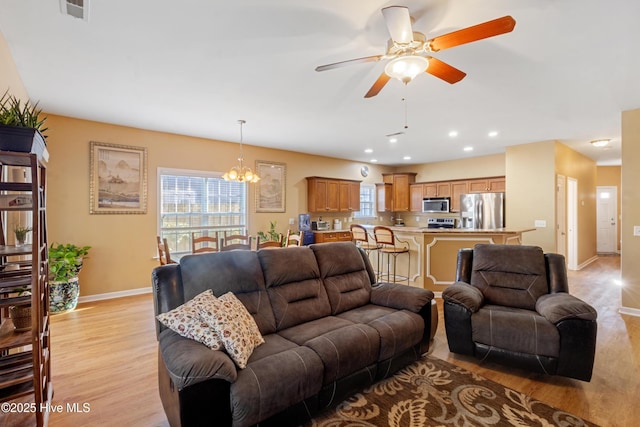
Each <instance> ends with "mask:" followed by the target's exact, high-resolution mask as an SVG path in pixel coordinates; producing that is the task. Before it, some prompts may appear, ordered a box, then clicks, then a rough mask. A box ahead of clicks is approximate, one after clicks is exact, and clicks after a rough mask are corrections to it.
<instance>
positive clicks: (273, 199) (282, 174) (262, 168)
mask: <svg viewBox="0 0 640 427" xmlns="http://www.w3.org/2000/svg"><path fill="white" fill-rule="evenodd" d="M256 173H257V174H258V176H259V177H260V181H258V182H257V183H256V212H285V206H286V205H285V188H286V177H287V165H286V164H285V163H275V162H266V161H263V160H256Z"/></svg>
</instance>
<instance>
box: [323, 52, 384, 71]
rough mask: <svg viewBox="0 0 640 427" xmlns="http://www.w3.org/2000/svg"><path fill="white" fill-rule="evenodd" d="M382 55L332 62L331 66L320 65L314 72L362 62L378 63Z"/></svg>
mask: <svg viewBox="0 0 640 427" xmlns="http://www.w3.org/2000/svg"><path fill="white" fill-rule="evenodd" d="M383 56H384V55H374V56H365V57H363V58H356V59H348V60H346V61H340V62H334V63H333V64H326V65H320V66H318V67H316V71H326V70H333V69H334V68H340V67H346V66H347V65H351V64H361V63H363V62H376V61H380V59H382V57H383Z"/></svg>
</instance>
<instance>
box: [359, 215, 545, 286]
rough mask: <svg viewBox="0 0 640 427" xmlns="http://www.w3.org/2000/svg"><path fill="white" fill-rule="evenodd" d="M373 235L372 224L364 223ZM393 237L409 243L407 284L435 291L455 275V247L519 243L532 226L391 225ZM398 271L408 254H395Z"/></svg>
mask: <svg viewBox="0 0 640 427" xmlns="http://www.w3.org/2000/svg"><path fill="white" fill-rule="evenodd" d="M363 226H364V227H365V228H367V229H369V231H370V234H371V235H372V236H373V227H374V226H373V225H363ZM390 228H391V229H392V230H393V232H394V234H395V236H396V239H398V240H399V241H402V242H406V243H407V244H408V245H409V256H410V257H411V271H410V272H409V285H411V286H417V287H421V288H422V287H423V288H426V289H430V290H432V291H434V292H441V291H443V290H444V289H445V288H446V287H447V286H448V285H450V284H451V283H453V282H454V281H455V278H456V262H457V256H458V250H459V249H462V248H472V247H473V246H474V245H476V244H478V243H488V244H506V245H520V244H522V233H525V232H527V231H533V230H535V228H526V229H513V228H497V229H492V230H472V229H462V228H426V227H401V226H393V227H390ZM370 257H371V263H372V265H373V266H374V268H375V267H376V266H378V265H379V264H378V258H377V257H378V254H377V253H376V251H373V252H372V253H371V254H370ZM381 261H383V262H381V263H380V267H381V270H383V271H385V272H386V267H387V266H386V257H385V258H384V259H383V260H381ZM397 262H398V264H397V274H398V276H405V277H406V275H407V264H408V263H407V257H406V256H402V255H400V256H398V261H397Z"/></svg>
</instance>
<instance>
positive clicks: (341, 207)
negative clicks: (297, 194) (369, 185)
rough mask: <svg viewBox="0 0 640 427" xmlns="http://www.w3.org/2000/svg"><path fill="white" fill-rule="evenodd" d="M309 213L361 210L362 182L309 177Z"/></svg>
mask: <svg viewBox="0 0 640 427" xmlns="http://www.w3.org/2000/svg"><path fill="white" fill-rule="evenodd" d="M307 209H308V210H309V212H353V211H358V210H360V181H350V180H341V179H334V178H323V177H318V176H310V177H307Z"/></svg>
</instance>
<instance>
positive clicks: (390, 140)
mask: <svg viewBox="0 0 640 427" xmlns="http://www.w3.org/2000/svg"><path fill="white" fill-rule="evenodd" d="M389 142H390V143H392V144H393V143H394V142H398V138H396V137H393V138H389Z"/></svg>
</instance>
